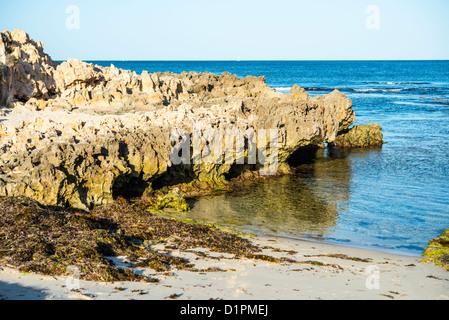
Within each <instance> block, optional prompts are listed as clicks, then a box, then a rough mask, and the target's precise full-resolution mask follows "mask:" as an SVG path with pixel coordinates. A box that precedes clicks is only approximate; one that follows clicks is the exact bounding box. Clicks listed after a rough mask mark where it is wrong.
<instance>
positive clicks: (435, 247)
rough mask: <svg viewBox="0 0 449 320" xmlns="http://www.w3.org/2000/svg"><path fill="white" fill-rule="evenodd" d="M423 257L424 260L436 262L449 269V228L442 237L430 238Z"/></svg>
mask: <svg viewBox="0 0 449 320" xmlns="http://www.w3.org/2000/svg"><path fill="white" fill-rule="evenodd" d="M423 257H424V259H423V262H429V263H434V264H435V265H437V266H439V267H441V268H443V269H445V270H447V271H449V229H447V230H446V231H444V232H443V234H442V235H441V236H440V237H438V238H436V239H433V240H430V242H429V245H428V247H427V248H426V249H425V250H424V253H423Z"/></svg>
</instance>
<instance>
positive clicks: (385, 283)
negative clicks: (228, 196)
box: [0, 237, 449, 300]
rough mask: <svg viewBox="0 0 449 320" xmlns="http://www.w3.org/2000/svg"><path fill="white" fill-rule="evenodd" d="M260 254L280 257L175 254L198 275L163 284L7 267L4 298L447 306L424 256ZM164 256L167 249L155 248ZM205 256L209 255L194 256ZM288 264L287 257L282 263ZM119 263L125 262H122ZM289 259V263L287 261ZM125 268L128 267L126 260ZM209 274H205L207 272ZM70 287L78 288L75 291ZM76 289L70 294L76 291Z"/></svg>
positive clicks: (305, 245)
mask: <svg viewBox="0 0 449 320" xmlns="http://www.w3.org/2000/svg"><path fill="white" fill-rule="evenodd" d="M252 241H253V242H254V243H256V244H258V245H260V246H261V247H263V248H265V249H264V250H263V252H262V253H261V254H265V255H267V256H270V257H273V258H277V259H280V260H281V262H269V261H262V260H259V259H257V260H256V259H247V258H244V259H233V256H232V255H230V254H220V253H212V252H209V251H206V250H202V249H195V250H190V251H187V252H179V251H176V250H173V251H168V252H169V254H171V255H174V256H182V257H186V258H188V259H190V260H191V261H192V262H193V263H194V264H195V268H197V269H199V270H200V272H191V271H179V270H170V271H169V272H168V273H167V272H165V273H157V272H154V271H152V270H149V269H140V270H139V271H138V273H142V274H147V275H152V277H153V278H156V279H158V280H159V282H158V283H149V284H148V283H138V282H137V283H136V282H114V283H96V282H88V281H79V283H78V282H77V280H76V279H75V278H73V277H49V276H41V275H35V274H23V273H20V272H17V271H15V270H13V269H9V268H5V267H2V268H1V270H0V299H5V300H10V299H11V300H12V299H14V300H21V299H24V300H27V299H33V300H36V299H37V300H84V299H87V300H111V299H112V300H129V299H136V300H165V299H179V300H209V299H223V300H317V299H324V300H392V299H394V300H446V299H449V274H448V273H447V272H446V271H444V270H443V269H441V268H438V267H436V266H434V265H432V264H427V263H422V262H420V260H421V258H420V257H418V256H404V255H396V254H391V253H385V252H380V251H372V250H365V249H359V248H352V247H345V246H336V245H332V244H327V243H321V242H315V241H304V240H296V239H287V238H280V237H257V238H254V239H252ZM154 248H155V249H157V250H160V251H164V252H167V251H166V248H164V247H163V246H162V245H159V246H156V247H154ZM194 251H196V252H202V253H203V254H200V255H199V254H195V253H194ZM282 258H285V259H284V260H283V259H282ZM117 260H120V259H117ZM282 260H283V261H282ZM122 263H123V264H124V265H126V261H122ZM202 270H204V271H202ZM71 288H72V289H71ZM70 289H71V290H70Z"/></svg>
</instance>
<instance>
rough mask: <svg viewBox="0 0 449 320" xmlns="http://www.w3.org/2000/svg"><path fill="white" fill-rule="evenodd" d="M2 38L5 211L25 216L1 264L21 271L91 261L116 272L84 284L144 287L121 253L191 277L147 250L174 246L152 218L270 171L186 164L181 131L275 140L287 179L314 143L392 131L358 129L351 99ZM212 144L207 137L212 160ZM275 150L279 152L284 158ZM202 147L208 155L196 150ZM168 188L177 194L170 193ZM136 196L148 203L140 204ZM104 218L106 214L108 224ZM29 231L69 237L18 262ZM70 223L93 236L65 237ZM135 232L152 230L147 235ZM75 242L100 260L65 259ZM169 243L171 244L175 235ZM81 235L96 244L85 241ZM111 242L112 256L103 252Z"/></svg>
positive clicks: (377, 140)
mask: <svg viewBox="0 0 449 320" xmlns="http://www.w3.org/2000/svg"><path fill="white" fill-rule="evenodd" d="M0 35H1V37H0V40H1V41H0V66H1V69H0V105H4V107H0V150H1V153H0V197H1V198H0V199H1V204H2V205H3V206H4V210H5V212H10V213H11V208H15V209H16V212H15V213H11V215H12V216H14V215H16V218H17V217H19V218H20V219H18V220H17V219H15V218H14V217H12V216H10V217H8V215H6V214H5V216H4V217H3V219H4V220H5V221H6V220H7V219H9V218H10V220H8V221H7V222H4V223H3V224H2V228H1V230H0V232H1V233H0V238H1V239H2V240H3V239H6V238H8V237H9V238H10V240H11V239H15V240H14V241H13V242H8V243H9V244H10V247H7V248H6V247H5V248H3V247H2V248H1V249H2V250H3V251H2V252H1V257H2V258H1V261H2V263H3V264H5V263H6V264H7V265H12V266H14V267H16V268H19V269H20V268H28V269H26V270H29V271H33V272H34V271H35V272H43V273H47V274H52V275H61V274H64V272H65V268H66V267H67V266H69V265H70V264H76V262H77V261H78V262H80V261H83V259H88V260H89V259H90V262H89V263H93V262H98V261H101V263H102V264H103V267H104V268H103V269H101V270H106V271H105V273H104V274H103V275H99V276H98V274H96V272H97V271H98V270H94V269H92V270H87V271H86V273H85V274H86V278H85V279H96V280H104V279H110V278H108V277H112V279H115V280H120V279H128V280H129V279H131V280H133V279H134V278H133V277H134V276H133V275H132V274H127V275H125V278H123V277H124V276H123V274H122V273H121V272H120V271H119V270H118V269H115V267H114V266H113V265H112V264H110V263H109V262H107V261H106V260H104V255H106V253H107V252H103V251H102V250H105V248H106V249H107V248H109V249H110V251H109V252H108V253H114V255H119V254H125V255H128V256H130V255H131V253H132V251H134V253H136V252H137V253H136V257H134V258H135V260H136V259H140V260H142V261H146V262H145V263H146V265H147V266H150V267H151V266H153V267H155V268H156V269H157V268H163V265H169V264H171V263H174V264H175V265H178V266H182V267H185V268H187V269H188V268H189V266H188V263H187V262H185V261H181V260H176V261H168V260H164V259H166V257H163V256H160V255H157V254H156V253H154V252H153V251H151V250H147V249H148V241H155V240H158V239H159V241H160V240H161V237H162V236H160V235H159V236H158V235H157V233H154V230H153V231H152V230H150V229H149V227H148V226H149V225H151V223H152V222H150V221H149V220H151V219H153V220H156V219H157V218H156V217H155V216H154V215H151V214H149V212H148V209H156V210H167V209H168V210H169V211H170V210H172V211H173V210H174V211H182V210H188V206H186V203H185V199H184V198H183V196H184V195H186V194H189V192H190V193H196V194H204V193H206V192H213V191H216V190H226V188H228V187H229V181H230V180H231V179H237V180H238V179H247V178H248V177H254V176H256V177H257V176H258V172H259V170H260V168H262V167H263V166H264V164H263V163H261V161H259V160H260V159H258V162H256V163H249V162H245V163H243V164H242V163H238V161H237V157H235V158H232V159H231V161H225V156H224V155H223V156H222V155H220V157H221V158H222V159H220V160H222V161H219V162H213V163H209V162H207V161H205V159H204V158H203V159H202V162H199V163H194V162H192V163H188V164H185V163H181V164H174V163H173V161H172V153H173V147H174V145H175V143H174V141H173V139H172V137H171V136H172V134H173V132H185V133H186V134H188V135H194V134H195V130H197V131H199V133H200V134H201V136H203V135H205V133H206V132H207V131H208V130H215V131H216V132H230V131H231V132H248V130H252V131H253V132H254V133H258V132H259V133H260V132H261V131H263V130H274V131H275V133H276V137H277V139H276V156H277V159H276V161H277V163H276V164H277V167H276V169H277V170H276V171H275V172H272V174H273V175H279V174H289V173H291V172H292V170H293V168H292V167H291V166H290V165H289V163H292V162H295V161H293V160H294V158H295V156H296V154H297V152H298V150H300V149H302V148H305V147H312V148H323V147H325V145H326V144H327V145H328V146H329V147H333V148H349V147H350V148H359V147H363V148H368V147H381V146H382V144H383V141H382V140H383V135H382V131H381V130H382V128H381V127H380V125H378V124H373V125H367V126H365V125H362V126H357V127H354V128H351V126H352V124H353V123H354V121H355V114H354V111H353V109H352V101H351V100H350V99H348V98H347V97H346V96H345V95H344V94H342V93H341V92H339V91H338V90H335V91H333V92H332V93H330V94H327V95H324V96H317V97H311V96H309V94H308V93H307V92H306V91H305V90H304V89H302V88H300V87H299V86H297V85H295V86H293V87H292V89H291V93H290V94H286V93H280V92H276V90H274V89H273V88H270V87H269V86H267V84H266V83H265V79H264V78H263V77H252V76H248V77H246V78H238V77H237V76H235V75H232V74H229V73H223V74H221V75H215V74H211V73H196V72H189V73H187V72H183V73H181V74H173V73H154V74H150V73H148V72H145V71H144V72H143V73H142V74H141V75H138V74H136V73H135V72H131V71H127V70H121V69H117V68H116V67H114V66H111V67H100V66H96V65H93V64H88V63H85V62H82V61H78V60H68V61H65V62H63V63H57V62H55V61H53V60H52V59H51V58H50V56H49V55H47V54H46V53H45V52H44V49H43V44H42V43H41V42H35V41H34V40H33V39H31V38H30V37H29V36H28V35H27V34H26V33H25V32H24V31H21V30H15V31H13V32H9V31H4V32H2V33H1V34H0ZM199 124H201V125H200V126H199ZM198 127H199V129H198ZM245 139H246V140H245V146H244V150H243V153H244V159H245V160H248V158H249V157H250V147H249V145H250V142H251V137H245ZM209 142H210V141H207V139H206V140H204V139H203V140H201V143H200V151H201V153H204V152H205V151H206V150H207V148H208V143H209ZM271 143H272V142H271ZM270 146H271V148H270V149H269V150H268V153H266V154H267V155H268V154H271V153H273V148H272V144H270ZM190 147H191V148H192V149H195V146H194V143H193V142H192V145H189V149H190ZM260 149H262V146H260V145H259V144H257V150H254V152H256V151H257V154H260ZM189 160H190V159H189ZM175 187H176V188H175ZM161 188H166V191H164V192H161ZM158 190H159V191H158ZM123 198H126V199H128V200H129V199H138V200H134V201H131V202H128V201H126V200H123ZM121 201H124V202H121ZM136 201H137V202H136ZM136 206H137V207H138V208H139V209H138V213H136V211H135V210H137V209H136ZM142 206H143V207H142ZM8 210H9V211H8ZM139 210H140V211H139ZM98 212H102V214H100V215H96V213H98ZM105 212H106V213H105ZM20 214H22V215H20ZM111 214H112V215H113V217H111ZM132 215H137V216H140V217H142V219H143V220H145V221H143V220H142V221H138V222H137V223H135V225H136V226H134V225H131V226H130V225H128V224H127V223H125V222H124V221H125V217H130V216H132ZM121 218H122V219H124V220H123V221H121V220H120V219H121ZM27 219H28V220H27ZM42 219H43V220H45V219H50V220H51V219H53V220H51V221H47V222H45V221H44V222H42V221H43V220H42ZM67 219H69V220H67ZM27 221H33V222H34V226H35V227H36V228H38V229H39V230H41V228H43V227H45V226H46V227H48V228H56V229H55V230H59V231H55V234H53V236H54V238H52V237H50V238H46V237H44V238H40V241H41V242H36V243H34V244H30V243H28V242H26V241H25V242H24V243H23V247H22V248H21V250H22V249H23V248H26V250H25V249H23V250H24V251H23V252H22V251H20V252H21V253H23V255H19V256H14V255H11V254H8V252H10V253H11V252H16V251H17V250H16V249H17V248H18V247H17V246H19V244H18V243H20V241H21V240H24V239H25V240H26V239H27V237H28V236H27V235H28V234H27V232H29V231H30V230H29V229H26V228H23V223H24V222H27ZM67 221H69V222H70V223H71V224H74V226H75V225H77V224H81V225H82V226H84V227H86V229H82V228H80V229H79V230H77V229H76V227H74V229H70V230H69V231H67V230H65V229H64V228H62V229H58V228H57V226H59V227H61V226H62V225H64V224H65V223H67ZM158 221H159V222H158V223H159V224H160V225H167V226H168V227H167V230H168V231H166V232H168V233H170V232H172V233H174V234H176V232H175V231H174V230H176V228H178V229H180V230H183V232H190V231H192V230H196V231H198V230H200V229H201V228H204V229H201V230H203V231H202V232H206V233H207V232H210V233H211V234H214V236H216V237H217V239H221V238H220V237H224V238H226V237H230V238H226V239H227V240H226V241H228V242H229V241H231V240H232V241H234V242H235V243H240V241H243V240H242V239H240V238H239V237H237V236H235V237H231V236H228V235H226V233H220V231H219V230H216V229H214V228H213V227H210V226H209V227H200V226H196V227H191V225H190V226H189V225H188V226H187V227H186V224H182V222H179V223H181V224H178V222H174V221H171V220H170V219H168V220H158ZM42 223H43V224H42ZM52 223H54V225H52ZM105 223H106V225H105ZM111 224H112V225H111ZM121 224H123V225H124V226H121ZM14 228H16V229H14ZM136 228H137V229H138V230H140V229H142V230H143V229H145V230H146V231H148V230H150V231H149V232H147V233H145V232H143V231H142V230H140V231H139V232H136V230H137V229H136ZM185 228H187V229H188V231H186V230H185ZM192 228H193V229H192ZM44 229H45V228H44ZM63 229H64V230H63ZM124 229H126V230H124ZM14 230H15V231H14ZM27 230H28V231H27ZM19 231H20V232H19ZM41 231H42V232H43V233H42V234H46V233H45V232H44V231H43V230H41ZM103 231H105V232H106V233H105V234H103V233H104V232H103ZM58 232H59V233H58ZM65 232H68V234H72V235H74V234H77V235H80V233H82V232H84V234H83V236H85V237H87V238H88V240H87V243H91V244H92V246H94V248H93V249H92V248H91V249H92V250H93V251H88V253H86V254H84V253H83V254H76V253H67V252H62V251H59V249H58V248H59V246H63V245H67V244H66V242H64V241H62V242H60V240H63V238H64V237H63V235H64V233H65ZM102 232H103V233H102ZM151 234H153V236H154V237H153V236H150V235H151ZM50 235H51V234H50ZM14 236H18V237H19V238H17V239H16V238H14ZM5 237H6V238H5ZM98 237H101V238H102V239H103V240H102V241H99V240H98V239H99V238H98ZM164 237H165V238H167V239H168V238H170V236H169V235H168V234H164V236H163V237H162V238H164ZM195 237H196V238H195ZM201 237H202V236H198V235H195V234H194V232H193V233H192V235H191V237H190V238H189V239H196V240H195V241H199V240H200V239H201ZM165 238H164V239H165ZM179 238H182V237H181V236H179ZM73 239H79V240H80V241H81V240H82V239H84V238H82V237H80V238H76V236H75V235H74V238H73ZM66 240H67V239H66ZM171 240H173V239H171ZM178 240H179V239H178ZM184 240H185V239H184ZM192 241H193V240H192ZM226 241H225V240H223V242H222V244H221V246H222V245H223V244H226V243H228V242H226ZM100 242H101V243H103V244H104V246H99V247H98V248H95V243H96V244H97V246H98V243H100ZM175 242H176V241H175ZM181 242H182V241H181ZM2 243H3V242H2ZM4 243H5V246H6V242H4ZM242 243H243V242H242ZM245 243H246V242H245ZM178 244H179V243H178ZM33 245H40V246H41V247H39V248H34V247H33ZM201 245H203V246H206V247H209V248H212V250H213V248H218V247H220V244H219V243H218V242H217V243H213V244H210V243H201ZM245 246H248V248H250V249H248V250H249V251H248V252H244V251H245V250H246V249H245V250H243V249H242V250H243V251H242V252H243V253H245V254H247V256H250V255H254V252H257V251H258V248H256V247H251V244H249V243H246V244H245ZM75 247H76V245H75ZM145 248H147V249H145ZM229 248H232V246H230V247H229ZM229 248H228V249H229ZM97 249H98V250H97ZM144 249H145V250H144ZM178 249H179V248H178ZM225 249H226V248H224V247H223V248H222V250H224V252H226V250H225ZM27 250H28V251H27ZM86 250H87V249H86ZM251 250H252V251H251ZM106 251H107V250H106ZM5 252H6V253H5ZM34 254H38V256H35V255H34ZM148 255H150V256H148ZM252 257H253V258H254V257H255V256H252ZM72 258H73V259H72ZM266 258H267V259H269V257H266ZM71 259H72V260H71ZM77 259H78V260H77ZM92 259H93V260H92ZM92 261H93V262H92ZM136 261H137V260H136ZM161 261H162V262H161ZM83 263H87V265H89V263H88V262H86V261H84V262H83ZM96 276H98V278H95V277H96ZM138 279H140V278H138Z"/></svg>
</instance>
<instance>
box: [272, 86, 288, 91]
mask: <svg viewBox="0 0 449 320" xmlns="http://www.w3.org/2000/svg"><path fill="white" fill-rule="evenodd" d="M291 89H292V87H277V88H274V90H276V91H291Z"/></svg>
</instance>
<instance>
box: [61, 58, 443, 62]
mask: <svg viewBox="0 0 449 320" xmlns="http://www.w3.org/2000/svg"><path fill="white" fill-rule="evenodd" d="M68 59H76V60H80V61H135V62H142V61H151V62H180V61H181V62H289V61H291V62H309V61H310V62H316V61H322V62H333V61H335V62H340V61H347V62H356V61H360V62H365V61H394V62H401V61H404V62H407V61H449V58H448V59H297V60H296V59H240V60H237V59H204V60H202V59H167V60H163V59H154V60H151V59H150V60H147V59H143V60H142V59H77V58H67V59H54V61H67V60H68Z"/></svg>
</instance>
